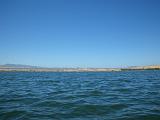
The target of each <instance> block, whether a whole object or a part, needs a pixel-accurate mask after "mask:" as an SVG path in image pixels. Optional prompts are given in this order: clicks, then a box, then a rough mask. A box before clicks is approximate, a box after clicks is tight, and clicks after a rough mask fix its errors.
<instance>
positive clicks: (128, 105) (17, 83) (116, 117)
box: [0, 71, 160, 120]
mask: <svg viewBox="0 0 160 120" xmlns="http://www.w3.org/2000/svg"><path fill="white" fill-rule="evenodd" d="M0 119H1V120H8V119H9V120H25V119H26V120H27V119H30V120H53V119H56V120H57V119H60V120H63V119H64V120H66V119H69V120H80V119H83V120H90V119H92V120H104V119H107V120H121V119H122V120H124V119H125V120H130V119H133V120H160V71H125V72H82V73H78V72H72V73H63V72H57V73H56V72H1V73H0Z"/></svg>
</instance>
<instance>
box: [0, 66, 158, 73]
mask: <svg viewBox="0 0 160 120" xmlns="http://www.w3.org/2000/svg"><path fill="white" fill-rule="evenodd" d="M124 70H160V66H159V65H158V66H136V67H127V68H16V67H0V71H1V72H5V71H6V72H9V71H11V72H12V71H22V72H23V71H24V72H110V71H124Z"/></svg>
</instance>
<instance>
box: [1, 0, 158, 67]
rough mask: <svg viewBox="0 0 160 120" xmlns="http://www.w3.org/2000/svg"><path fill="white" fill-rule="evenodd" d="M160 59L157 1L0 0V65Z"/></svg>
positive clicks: (103, 64) (154, 61)
mask: <svg viewBox="0 0 160 120" xmlns="http://www.w3.org/2000/svg"><path fill="white" fill-rule="evenodd" d="M9 63H10V64H11V63H12V64H27V65H36V66H43V67H125V66H137V65H157V64H160V1H159V0H0V64H9Z"/></svg>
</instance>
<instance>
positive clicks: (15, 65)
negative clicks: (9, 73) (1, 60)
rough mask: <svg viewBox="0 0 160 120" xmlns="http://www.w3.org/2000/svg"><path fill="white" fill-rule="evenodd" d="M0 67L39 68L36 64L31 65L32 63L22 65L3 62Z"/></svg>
mask: <svg viewBox="0 0 160 120" xmlns="http://www.w3.org/2000/svg"><path fill="white" fill-rule="evenodd" d="M0 67H9V68H10V67H11V68H41V67H38V66H32V65H23V64H4V65H0Z"/></svg>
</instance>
